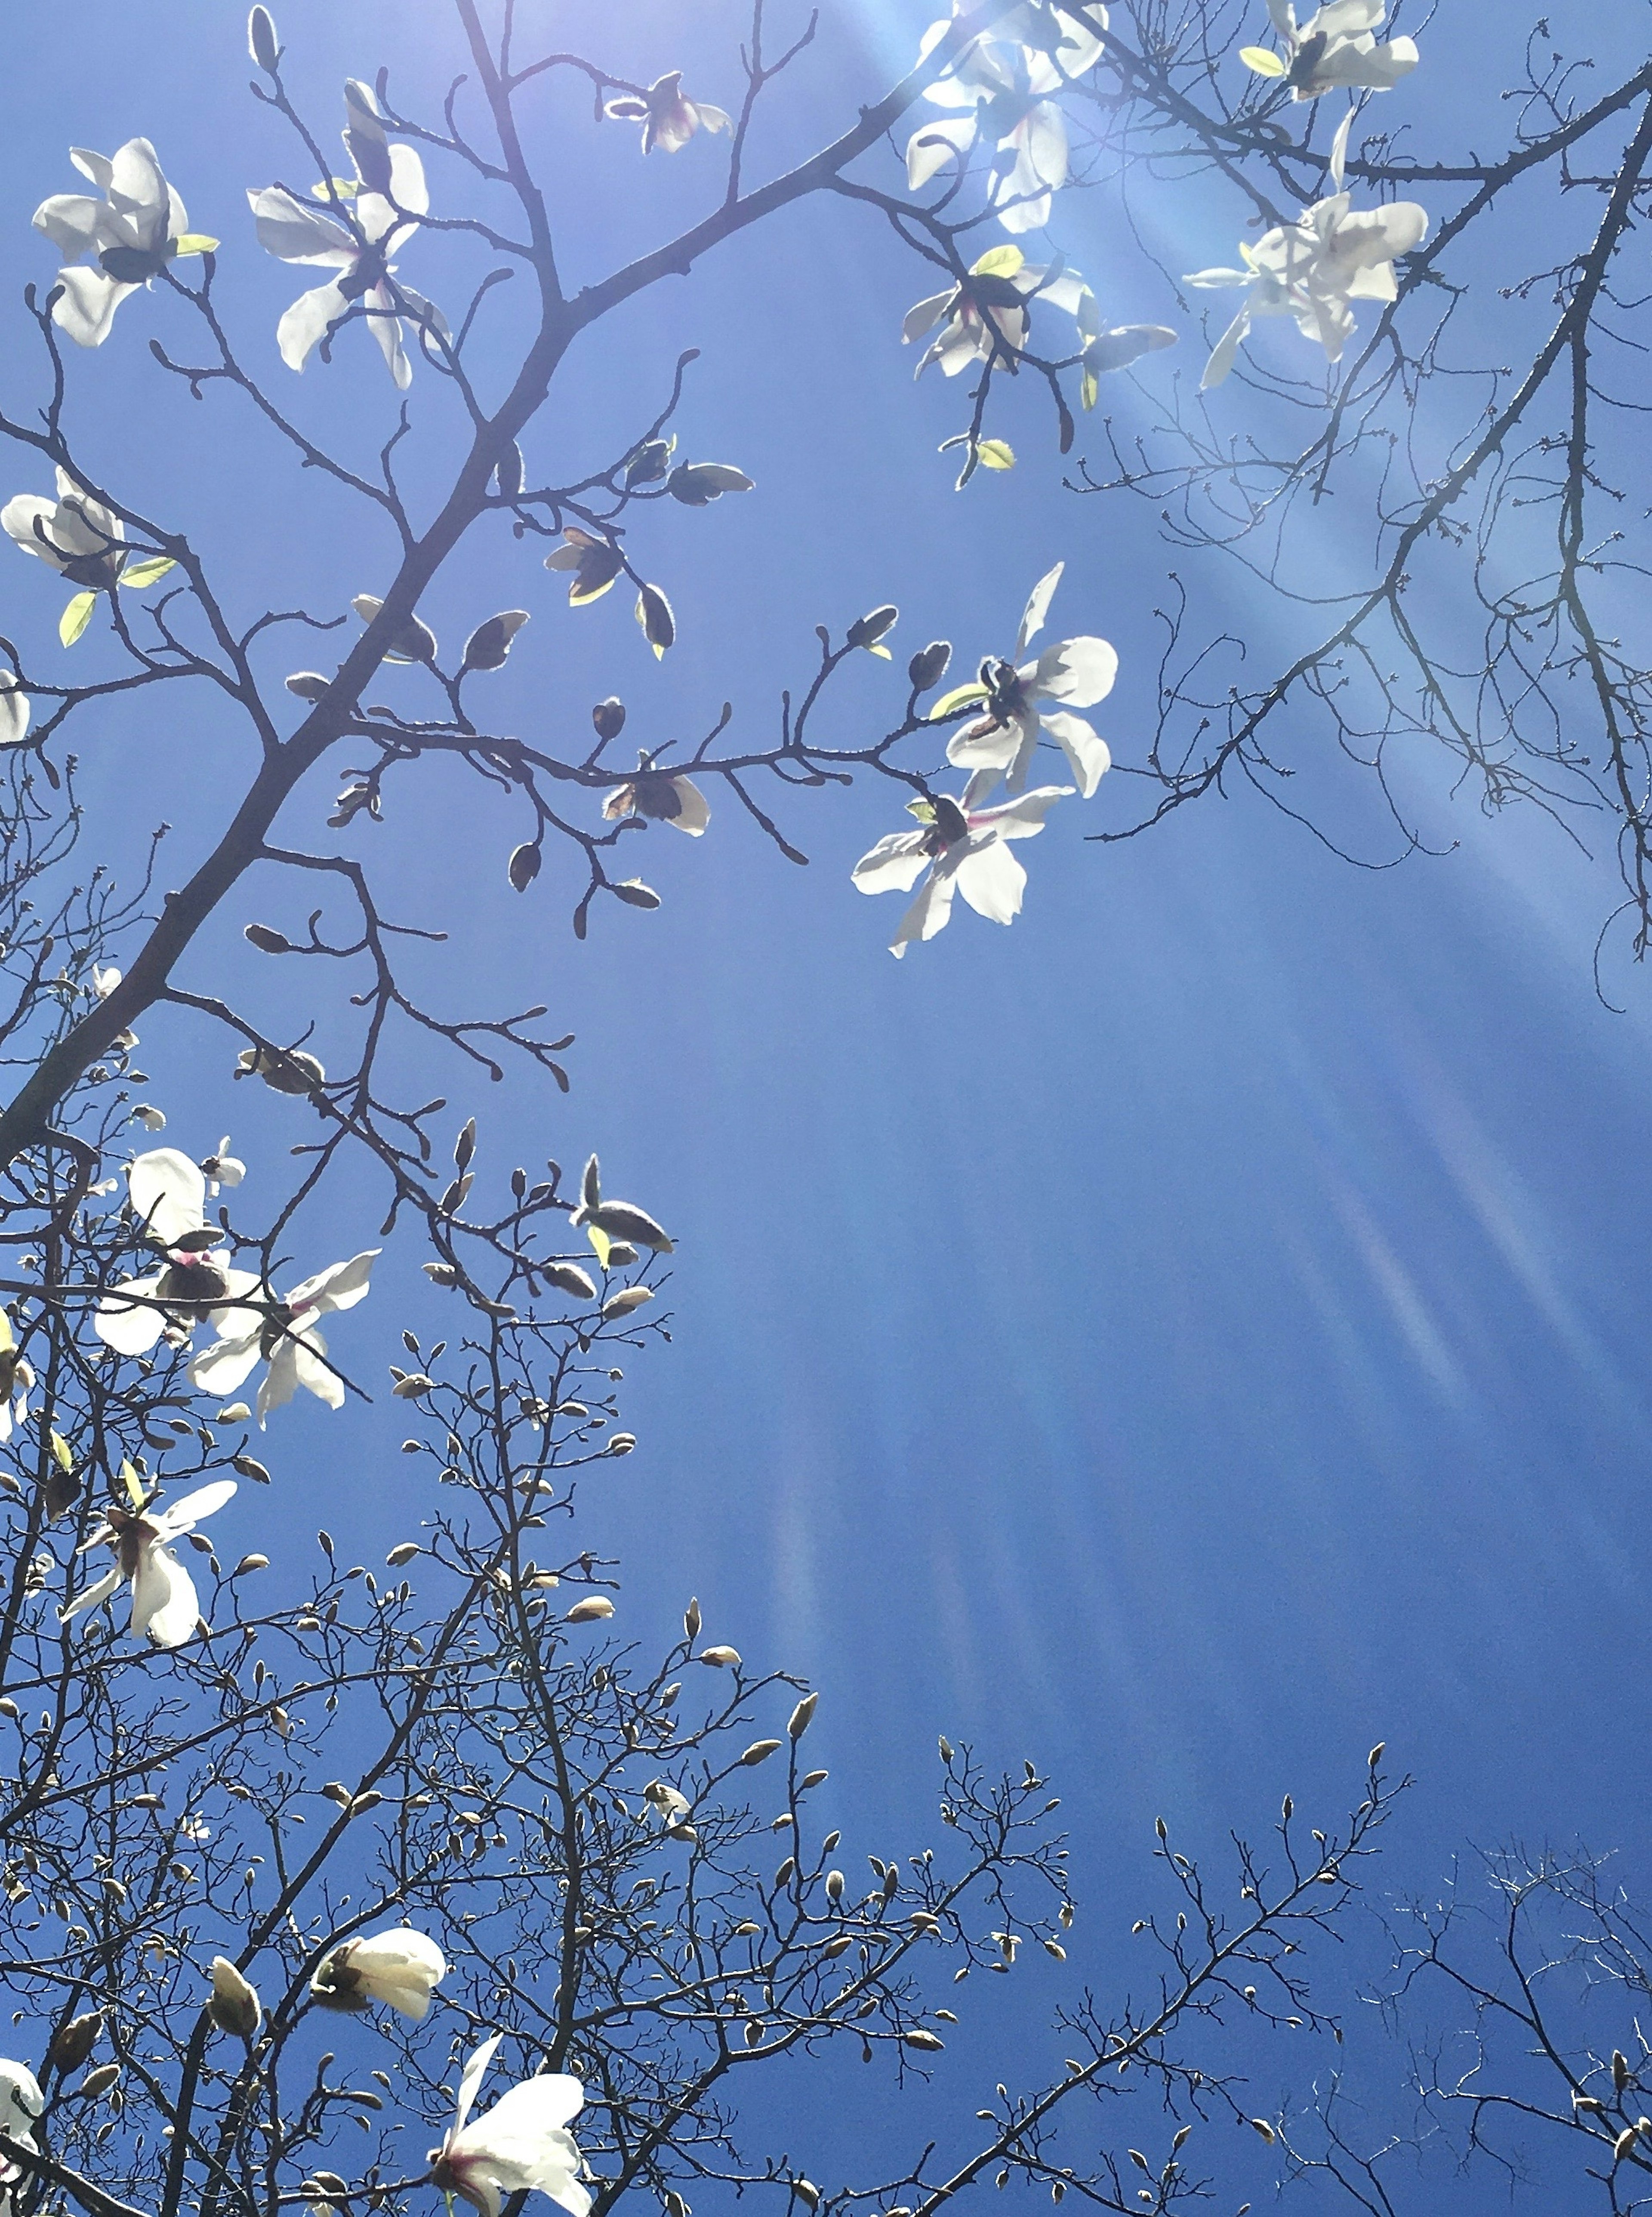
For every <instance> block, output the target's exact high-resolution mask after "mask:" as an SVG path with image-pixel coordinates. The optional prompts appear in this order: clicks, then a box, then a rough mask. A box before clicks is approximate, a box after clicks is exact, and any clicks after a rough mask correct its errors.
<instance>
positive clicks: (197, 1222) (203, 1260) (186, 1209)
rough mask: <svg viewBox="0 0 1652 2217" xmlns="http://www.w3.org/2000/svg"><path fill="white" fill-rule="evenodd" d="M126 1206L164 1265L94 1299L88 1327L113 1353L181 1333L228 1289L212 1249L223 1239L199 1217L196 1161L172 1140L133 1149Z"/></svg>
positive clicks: (200, 1179) (201, 1177)
mask: <svg viewBox="0 0 1652 2217" xmlns="http://www.w3.org/2000/svg"><path fill="white" fill-rule="evenodd" d="M127 1193H128V1195H129V1196H130V1198H131V1201H132V1207H133V1214H134V1215H135V1216H137V1217H138V1218H139V1220H140V1222H141V1223H142V1226H143V1228H144V1231H145V1233H146V1235H147V1236H148V1238H149V1239H150V1240H151V1241H152V1244H154V1245H155V1246H157V1247H158V1248H160V1249H161V1250H162V1251H164V1255H165V1257H166V1260H165V1263H164V1266H163V1267H162V1268H161V1269H158V1270H152V1271H149V1272H146V1273H145V1275H142V1276H139V1277H135V1278H123V1279H122V1280H121V1282H120V1284H119V1285H118V1286H116V1287H114V1289H113V1290H112V1291H111V1292H110V1293H109V1294H107V1295H106V1296H105V1297H104V1299H103V1300H101V1301H100V1302H99V1303H98V1305H97V1307H96V1310H95V1311H94V1312H93V1316H92V1329H93V1331H95V1332H96V1334H97V1336H98V1337H99V1338H100V1339H101V1340H102V1343H103V1344H104V1345H105V1347H112V1348H113V1349H114V1351H115V1353H116V1354H117V1355H144V1354H146V1353H147V1352H148V1350H149V1349H151V1348H152V1347H153V1346H154V1344H155V1343H156V1341H157V1340H158V1338H159V1337H161V1334H162V1333H163V1332H164V1331H169V1330H170V1331H172V1332H173V1333H174V1334H175V1336H176V1337H178V1338H180V1339H182V1338H183V1337H187V1334H188V1325H189V1322H190V1321H192V1320H193V1319H194V1318H196V1317H199V1316H201V1315H204V1314H205V1313H207V1308H208V1307H209V1306H210V1304H212V1303H213V1302H214V1301H220V1300H223V1299H224V1297H225V1296H226V1294H228V1293H229V1292H230V1291H231V1290H232V1288H231V1283H230V1281H231V1279H232V1277H242V1276H244V1275H246V1274H245V1273H244V1271H236V1272H232V1271H230V1270H228V1269H226V1267H225V1265H224V1263H223V1262H222V1260H221V1259H220V1257H219V1256H218V1255H216V1254H214V1253H213V1249H214V1248H215V1247H217V1246H218V1244H219V1243H220V1241H221V1240H222V1238H223V1234H222V1232H220V1231H218V1230H217V1229H216V1228H215V1227H214V1226H210V1225H208V1224H207V1221H206V1201H207V1178H206V1173H205V1172H204V1171H203V1170H201V1165H200V1164H198V1163H192V1162H191V1161H190V1159H189V1156H188V1155H186V1154H183V1153H181V1152H179V1150H178V1149H177V1148H176V1147H155V1148H152V1150H151V1151H150V1152H149V1153H147V1154H143V1155H139V1156H137V1157H136V1158H134V1160H133V1163H132V1165H131V1167H130V1169H129V1170H127Z"/></svg>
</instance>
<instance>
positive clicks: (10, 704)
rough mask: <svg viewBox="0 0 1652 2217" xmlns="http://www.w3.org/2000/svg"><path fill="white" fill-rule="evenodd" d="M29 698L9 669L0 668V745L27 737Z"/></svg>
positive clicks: (12, 744) (3, 745) (9, 745)
mask: <svg viewBox="0 0 1652 2217" xmlns="http://www.w3.org/2000/svg"><path fill="white" fill-rule="evenodd" d="M28 717H29V700H28V694H27V693H25V692H24V690H23V689H22V686H21V685H20V684H19V683H18V682H17V680H16V679H15V677H14V676H12V674H11V672H10V670H0V747H15V745H16V744H18V742H19V740H21V739H26V738H28Z"/></svg>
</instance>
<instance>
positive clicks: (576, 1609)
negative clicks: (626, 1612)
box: [563, 1594, 614, 1624]
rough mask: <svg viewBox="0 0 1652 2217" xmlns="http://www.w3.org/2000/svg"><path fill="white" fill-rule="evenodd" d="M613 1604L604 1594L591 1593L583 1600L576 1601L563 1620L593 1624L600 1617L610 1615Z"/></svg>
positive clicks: (568, 1622)
mask: <svg viewBox="0 0 1652 2217" xmlns="http://www.w3.org/2000/svg"><path fill="white" fill-rule="evenodd" d="M613 1614H614V1604H613V1603H612V1602H611V1601H609V1598H608V1596H607V1595H606V1594H592V1595H591V1596H589V1598H588V1599H586V1600H585V1601H577V1602H575V1603H574V1604H573V1607H572V1609H570V1610H569V1611H568V1613H567V1615H566V1617H565V1618H564V1620H563V1621H564V1622H565V1623H567V1624H595V1623H596V1622H597V1621H598V1620H599V1619H600V1618H602V1617H604V1616H612V1615H613Z"/></svg>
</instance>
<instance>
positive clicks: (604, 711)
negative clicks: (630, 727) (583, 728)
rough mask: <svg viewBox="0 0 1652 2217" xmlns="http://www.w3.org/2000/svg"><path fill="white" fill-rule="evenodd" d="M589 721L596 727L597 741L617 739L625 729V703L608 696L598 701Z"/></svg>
mask: <svg viewBox="0 0 1652 2217" xmlns="http://www.w3.org/2000/svg"><path fill="white" fill-rule="evenodd" d="M591 722H592V723H593V724H594V725H595V726H597V738H599V739H617V738H618V737H619V736H620V733H621V732H622V731H623V730H624V729H625V703H624V701H621V700H618V699H616V697H615V696H614V695H609V698H608V699H607V700H606V701H598V702H597V706H596V707H594V708H593V709H592V710H591Z"/></svg>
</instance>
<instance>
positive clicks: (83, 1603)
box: [58, 1563, 123, 1624]
mask: <svg viewBox="0 0 1652 2217" xmlns="http://www.w3.org/2000/svg"><path fill="white" fill-rule="evenodd" d="M122 1576H123V1573H122V1572H121V1565H119V1563H117V1564H116V1565H115V1566H114V1569H113V1570H112V1571H110V1572H108V1575H107V1576H106V1577H104V1578H99V1580H98V1581H97V1584H96V1585H92V1586H86V1587H84V1588H83V1589H82V1590H81V1591H80V1592H79V1593H77V1595H76V1596H74V1598H73V1600H72V1601H66V1602H65V1603H64V1604H63V1607H62V1608H61V1609H59V1611H58V1622H59V1624H67V1623H68V1621H69V1620H70V1618H71V1616H78V1615H80V1613H81V1611H82V1610H83V1609H97V1608H99V1607H101V1605H102V1603H104V1602H106V1601H108V1600H109V1599H111V1598H112V1596H114V1594H115V1593H116V1592H118V1590H120V1586H121V1578H122Z"/></svg>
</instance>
